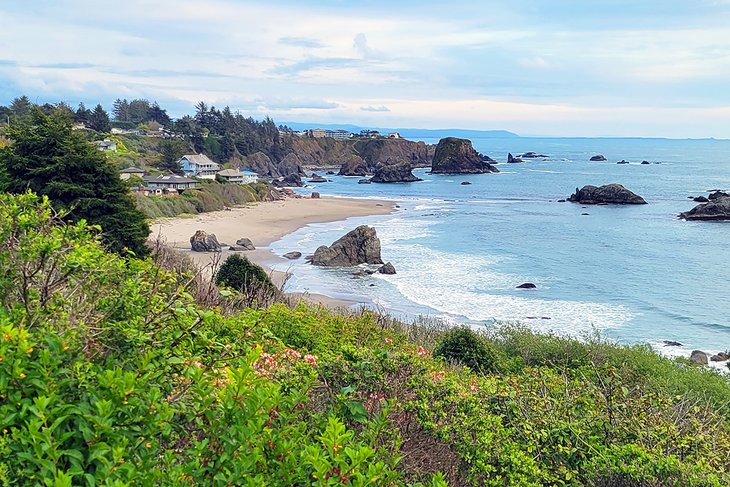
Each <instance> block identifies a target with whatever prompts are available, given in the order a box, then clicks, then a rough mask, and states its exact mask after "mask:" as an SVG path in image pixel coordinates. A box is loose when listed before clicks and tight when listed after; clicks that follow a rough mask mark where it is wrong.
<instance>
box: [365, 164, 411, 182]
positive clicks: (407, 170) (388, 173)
mask: <svg viewBox="0 0 730 487" xmlns="http://www.w3.org/2000/svg"><path fill="white" fill-rule="evenodd" d="M412 171H413V169H412V167H411V163H410V162H407V161H400V162H396V163H384V164H380V165H378V167H376V168H375V174H374V175H373V177H372V178H370V181H371V182H373V183H413V182H416V181H422V179H420V178H417V177H416V176H414V175H413V172H412Z"/></svg>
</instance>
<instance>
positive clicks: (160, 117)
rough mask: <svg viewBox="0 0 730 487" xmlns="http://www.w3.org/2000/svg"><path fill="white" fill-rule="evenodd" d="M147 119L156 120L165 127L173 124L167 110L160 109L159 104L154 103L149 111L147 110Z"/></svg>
mask: <svg viewBox="0 0 730 487" xmlns="http://www.w3.org/2000/svg"><path fill="white" fill-rule="evenodd" d="M147 119H148V120H154V121H155V122H157V123H159V124H162V125H163V126H165V127H168V126H169V125H170V124H172V119H171V118H170V116H169V115H168V114H167V110H165V109H164V108H160V105H158V104H157V102H154V103H152V105H151V106H150V108H149V110H147Z"/></svg>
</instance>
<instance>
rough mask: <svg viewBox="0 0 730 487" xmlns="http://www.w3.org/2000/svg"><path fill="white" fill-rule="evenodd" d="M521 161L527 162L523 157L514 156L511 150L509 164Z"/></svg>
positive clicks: (508, 158)
mask: <svg viewBox="0 0 730 487" xmlns="http://www.w3.org/2000/svg"><path fill="white" fill-rule="evenodd" d="M519 162H525V161H523V160H522V158H520V157H515V156H513V155H512V153H511V152H509V153H508V154H507V163H508V164H517V163H519Z"/></svg>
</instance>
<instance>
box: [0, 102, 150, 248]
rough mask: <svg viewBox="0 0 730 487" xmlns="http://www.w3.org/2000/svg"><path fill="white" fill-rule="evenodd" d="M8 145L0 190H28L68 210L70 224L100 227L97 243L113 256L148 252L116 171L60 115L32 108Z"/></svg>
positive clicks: (11, 131)
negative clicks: (86, 224)
mask: <svg viewBox="0 0 730 487" xmlns="http://www.w3.org/2000/svg"><path fill="white" fill-rule="evenodd" d="M7 136H8V138H9V139H10V140H11V141H12V143H11V144H10V145H9V146H8V147H5V148H4V149H0V168H2V169H1V170H2V173H1V174H0V190H3V191H7V192H11V193H23V192H25V191H27V190H28V189H30V190H32V191H33V192H35V193H37V194H41V195H46V196H48V197H49V198H50V199H51V201H52V202H53V204H54V206H56V207H57V208H59V209H64V210H66V211H68V214H67V216H66V218H67V219H68V220H71V221H80V220H81V219H85V220H86V221H87V222H89V223H90V224H92V225H99V226H101V228H102V232H103V233H102V239H103V241H104V242H105V243H106V245H107V246H108V247H109V248H110V249H111V250H113V251H115V252H120V253H123V252H124V249H128V250H131V251H132V252H134V253H135V254H137V255H140V256H144V255H147V254H148V253H149V249H148V248H147V246H146V243H145V242H146V240H147V236H148V235H149V226H148V225H147V222H146V221H145V218H144V215H143V214H142V212H140V211H139V210H137V209H136V208H135V206H134V202H133V201H132V198H131V196H130V194H129V191H128V190H127V188H126V186H125V185H124V183H123V182H122V180H121V179H120V178H119V175H118V174H117V171H116V169H115V168H114V167H113V166H112V165H111V164H110V163H109V161H107V159H106V157H105V156H104V154H102V153H101V152H99V151H98V150H97V149H96V148H95V147H94V146H93V145H91V144H89V143H88V142H87V141H86V140H84V138H83V136H82V135H81V134H79V133H78V132H73V131H72V130H71V126H70V122H69V121H68V120H67V119H66V118H64V117H63V115H62V114H60V113H58V112H54V113H52V114H51V115H45V114H44V113H43V112H42V111H41V110H39V109H34V110H33V111H32V112H31V117H30V120H29V121H28V122H25V123H23V124H18V125H15V126H11V127H9V128H8V129H7Z"/></svg>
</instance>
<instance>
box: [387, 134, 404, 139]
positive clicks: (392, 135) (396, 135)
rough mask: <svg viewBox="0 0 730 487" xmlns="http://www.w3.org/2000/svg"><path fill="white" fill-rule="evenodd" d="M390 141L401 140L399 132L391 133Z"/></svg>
mask: <svg viewBox="0 0 730 487" xmlns="http://www.w3.org/2000/svg"><path fill="white" fill-rule="evenodd" d="M388 138H389V139H400V138H401V136H400V134H399V133H398V132H391V133H389V134H388Z"/></svg>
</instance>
